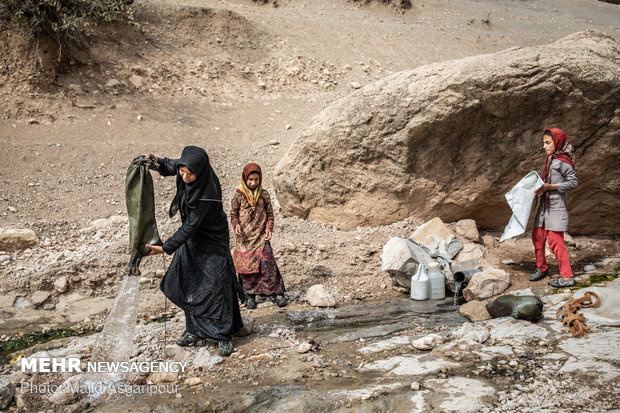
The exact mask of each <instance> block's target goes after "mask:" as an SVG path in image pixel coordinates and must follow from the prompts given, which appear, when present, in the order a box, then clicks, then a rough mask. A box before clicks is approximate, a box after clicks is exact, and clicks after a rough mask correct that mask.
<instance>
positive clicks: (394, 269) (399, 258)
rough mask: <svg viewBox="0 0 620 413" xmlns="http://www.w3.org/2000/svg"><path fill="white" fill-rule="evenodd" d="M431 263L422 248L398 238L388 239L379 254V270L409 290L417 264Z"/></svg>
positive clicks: (428, 255)
mask: <svg viewBox="0 0 620 413" xmlns="http://www.w3.org/2000/svg"><path fill="white" fill-rule="evenodd" d="M431 262H434V260H433V259H432V258H431V256H430V254H429V253H428V252H427V251H426V250H425V249H424V248H422V247H420V246H419V245H417V244H415V243H413V242H411V241H410V240H408V239H403V238H398V237H392V238H390V240H389V241H388V242H387V243H386V244H385V245H384V246H383V252H382V254H381V270H382V271H386V272H387V273H388V274H390V276H391V277H392V278H393V279H394V280H395V281H396V282H397V283H398V284H399V285H401V286H403V287H405V288H411V276H412V275H414V274H415V272H416V271H417V269H418V264H420V263H422V264H424V265H427V264H430V263H431Z"/></svg>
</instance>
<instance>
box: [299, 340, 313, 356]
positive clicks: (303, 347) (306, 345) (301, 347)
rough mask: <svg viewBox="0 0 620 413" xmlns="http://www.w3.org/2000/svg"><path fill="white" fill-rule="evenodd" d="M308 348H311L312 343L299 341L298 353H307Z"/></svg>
mask: <svg viewBox="0 0 620 413" xmlns="http://www.w3.org/2000/svg"><path fill="white" fill-rule="evenodd" d="M310 350H312V344H310V343H307V342H306V343H301V344H300V345H299V347H298V348H297V352H298V353H300V354H304V353H307V352H309V351H310Z"/></svg>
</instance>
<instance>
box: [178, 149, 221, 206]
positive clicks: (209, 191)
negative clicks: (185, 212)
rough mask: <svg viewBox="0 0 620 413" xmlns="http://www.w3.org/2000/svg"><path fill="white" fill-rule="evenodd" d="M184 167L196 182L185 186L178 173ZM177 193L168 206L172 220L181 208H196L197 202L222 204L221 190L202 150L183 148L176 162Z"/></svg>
mask: <svg viewBox="0 0 620 413" xmlns="http://www.w3.org/2000/svg"><path fill="white" fill-rule="evenodd" d="M181 166H186V167H187V168H188V169H189V170H190V171H191V172H192V173H193V174H194V175H196V180H195V181H194V182H191V183H189V184H186V183H185V182H184V181H183V178H182V177H181V174H180V173H179V171H178V168H179V167H181ZM176 184H177V193H176V195H175V196H174V199H173V200H172V203H171V204H170V210H169V211H168V215H169V216H170V217H171V218H172V217H173V216H174V214H176V213H177V211H178V210H179V209H180V208H181V207H189V208H196V206H197V205H198V202H199V201H215V202H222V188H221V187H220V180H219V179H218V178H217V175H216V174H215V172H213V168H211V164H210V163H209V156H208V155H207V153H206V152H205V150H204V149H202V148H199V147H198V146H186V147H185V148H183V152H182V153H181V158H180V159H178V160H177V181H176Z"/></svg>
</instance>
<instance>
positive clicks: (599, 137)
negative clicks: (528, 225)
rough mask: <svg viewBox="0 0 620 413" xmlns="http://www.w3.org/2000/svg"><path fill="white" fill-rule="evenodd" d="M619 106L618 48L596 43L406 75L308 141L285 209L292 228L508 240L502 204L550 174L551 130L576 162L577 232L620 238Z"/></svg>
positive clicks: (352, 99)
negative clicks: (537, 176) (436, 224)
mask: <svg viewBox="0 0 620 413" xmlns="http://www.w3.org/2000/svg"><path fill="white" fill-rule="evenodd" d="M619 103H620V46H619V45H618V43H617V42H616V41H615V40H614V39H612V38H610V37H608V36H606V35H604V34H602V33H600V32H596V31H592V30H588V31H584V32H580V33H577V34H574V35H571V36H568V37H565V38H563V39H560V40H558V41H557V42H555V43H551V44H548V45H543V46H536V47H528V48H512V49H508V50H505V51H502V52H498V53H495V54H492V55H482V56H474V57H469V58H465V59H461V60H456V61H449V62H442V63H437V64H432V65H428V66H424V67H420V68H417V69H415V70H412V71H407V72H400V73H396V74H394V75H391V76H389V77H387V78H385V79H383V80H380V81H378V82H376V83H374V84H371V85H368V86H366V87H364V88H361V89H359V90H357V91H355V92H354V93H352V94H351V95H349V96H347V97H345V98H343V99H341V100H339V101H337V102H335V103H334V104H333V105H332V106H330V107H328V108H326V109H325V110H324V111H323V112H321V113H320V114H318V115H317V116H316V117H315V118H314V120H313V121H312V122H310V123H309V124H308V125H307V126H306V127H305V128H304V129H303V131H302V132H301V134H300V136H299V137H298V138H297V141H296V142H295V143H294V144H293V145H292V147H291V148H290V149H289V151H288V152H287V154H286V155H285V156H284V158H283V159H282V160H281V161H280V162H279V164H278V165H277V168H276V171H275V186H276V192H277V197H278V200H279V202H280V205H281V206H282V209H283V211H284V213H285V214H289V215H297V216H301V217H304V218H307V219H310V220H315V221H319V222H324V223H330V224H336V225H338V226H340V227H342V228H353V227H355V226H358V225H379V224H385V223H392V222H395V221H397V220H399V219H402V218H404V217H407V216H415V217H417V218H420V219H429V218H431V217H434V216H439V217H441V218H442V219H443V220H444V221H446V222H450V221H457V220H459V219H461V218H473V219H475V220H476V222H478V224H479V225H480V226H481V227H483V228H488V229H495V230H501V229H503V227H504V226H505V225H506V223H507V222H508V219H509V218H510V214H511V211H510V208H509V207H508V205H507V204H506V202H505V199H504V193H505V192H507V191H508V190H509V189H510V188H511V187H512V186H513V185H514V184H515V183H516V182H518V180H519V179H521V178H522V177H523V176H524V175H525V174H526V173H527V172H529V171H531V170H537V171H540V169H541V167H542V164H543V163H544V154H543V151H542V143H541V141H542V139H541V138H542V133H543V130H544V129H546V128H550V127H560V128H562V129H564V130H565V131H566V132H567V133H568V135H569V136H570V137H571V139H572V142H573V144H574V146H575V148H576V156H577V174H578V177H579V187H578V188H577V189H576V190H575V191H573V192H572V193H571V194H570V201H569V209H570V213H571V216H570V219H571V223H570V227H571V232H572V233H574V234H599V235H600V234H618V233H620V232H619V231H620V203H618V202H617V199H618V196H619V194H620V180H619V179H618V176H619V172H620V168H619V167H618V165H617V159H618V157H619V155H620V108H619V106H618V104H619ZM582 165H583V166H582Z"/></svg>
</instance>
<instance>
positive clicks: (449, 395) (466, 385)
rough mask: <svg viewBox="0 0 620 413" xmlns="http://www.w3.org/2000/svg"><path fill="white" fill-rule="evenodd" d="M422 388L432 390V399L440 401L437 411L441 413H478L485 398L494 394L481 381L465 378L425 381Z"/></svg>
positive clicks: (490, 388)
mask: <svg viewBox="0 0 620 413" xmlns="http://www.w3.org/2000/svg"><path fill="white" fill-rule="evenodd" d="M424 386H425V387H427V388H430V389H432V391H433V396H434V398H435V399H436V400H440V403H439V405H438V406H437V410H438V411H442V412H479V411H480V409H482V408H483V407H485V405H486V400H487V398H488V397H490V396H493V395H495V393H496V392H495V389H494V388H493V387H491V386H489V385H488V384H486V383H485V382H483V381H482V380H475V379H469V378H465V377H453V378H450V379H431V380H426V381H425V382H424Z"/></svg>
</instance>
